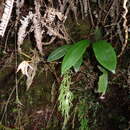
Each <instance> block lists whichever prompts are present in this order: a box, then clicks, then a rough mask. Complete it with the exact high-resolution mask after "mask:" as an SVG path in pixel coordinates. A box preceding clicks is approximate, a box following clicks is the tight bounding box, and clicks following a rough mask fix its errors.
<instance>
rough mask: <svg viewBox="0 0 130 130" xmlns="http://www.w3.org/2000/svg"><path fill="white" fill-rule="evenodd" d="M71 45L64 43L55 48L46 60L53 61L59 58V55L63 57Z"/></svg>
mask: <svg viewBox="0 0 130 130" xmlns="http://www.w3.org/2000/svg"><path fill="white" fill-rule="evenodd" d="M70 47H71V45H64V46H62V47H59V48H57V49H56V50H54V51H53V52H52V53H51V54H50V55H49V57H48V59H47V61H48V62H51V61H55V60H58V59H60V58H61V57H63V56H64V55H65V54H66V52H67V50H68V49H69V48H70Z"/></svg>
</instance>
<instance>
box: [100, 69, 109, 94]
mask: <svg viewBox="0 0 130 130" xmlns="http://www.w3.org/2000/svg"><path fill="white" fill-rule="evenodd" d="M99 69H100V71H102V72H103V74H102V75H101V76H100V77H99V81H98V92H99V93H102V94H105V93H106V90H107V85H108V72H107V71H106V70H105V69H103V68H101V67H100V68H99Z"/></svg>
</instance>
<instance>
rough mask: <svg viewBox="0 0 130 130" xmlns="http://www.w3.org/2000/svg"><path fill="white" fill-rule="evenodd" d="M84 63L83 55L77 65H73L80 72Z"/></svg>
mask: <svg viewBox="0 0 130 130" xmlns="http://www.w3.org/2000/svg"><path fill="white" fill-rule="evenodd" d="M82 63H83V57H81V58H80V59H79V60H78V61H77V62H76V63H75V65H73V67H74V70H75V72H78V71H79V69H80V66H81V64H82Z"/></svg>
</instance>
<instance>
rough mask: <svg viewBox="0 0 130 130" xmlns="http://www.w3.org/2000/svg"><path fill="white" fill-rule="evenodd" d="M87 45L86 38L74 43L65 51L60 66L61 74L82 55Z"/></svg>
mask: <svg viewBox="0 0 130 130" xmlns="http://www.w3.org/2000/svg"><path fill="white" fill-rule="evenodd" d="M88 46H89V41H88V40H82V41H79V42H78V43H75V44H74V45H73V46H72V47H71V48H70V49H69V50H68V51H67V53H66V55H65V57H64V59H63V62H62V67H61V74H64V73H65V72H66V71H67V70H68V69H70V68H71V67H72V66H73V65H75V64H76V62H77V61H78V60H79V59H80V58H81V57H82V56H83V53H84V52H85V50H86V48H87V47H88Z"/></svg>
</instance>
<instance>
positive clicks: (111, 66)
mask: <svg viewBox="0 0 130 130" xmlns="http://www.w3.org/2000/svg"><path fill="white" fill-rule="evenodd" d="M93 50H94V53H95V56H96V59H97V60H98V62H99V63H100V64H101V65H102V66H103V67H104V68H106V69H108V70H109V71H111V72H113V73H115V69H116V64H117V57H116V53H115V51H114V48H113V47H112V46H111V44H109V43H108V42H107V41H105V40H100V41H97V42H95V43H94V44H93Z"/></svg>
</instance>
